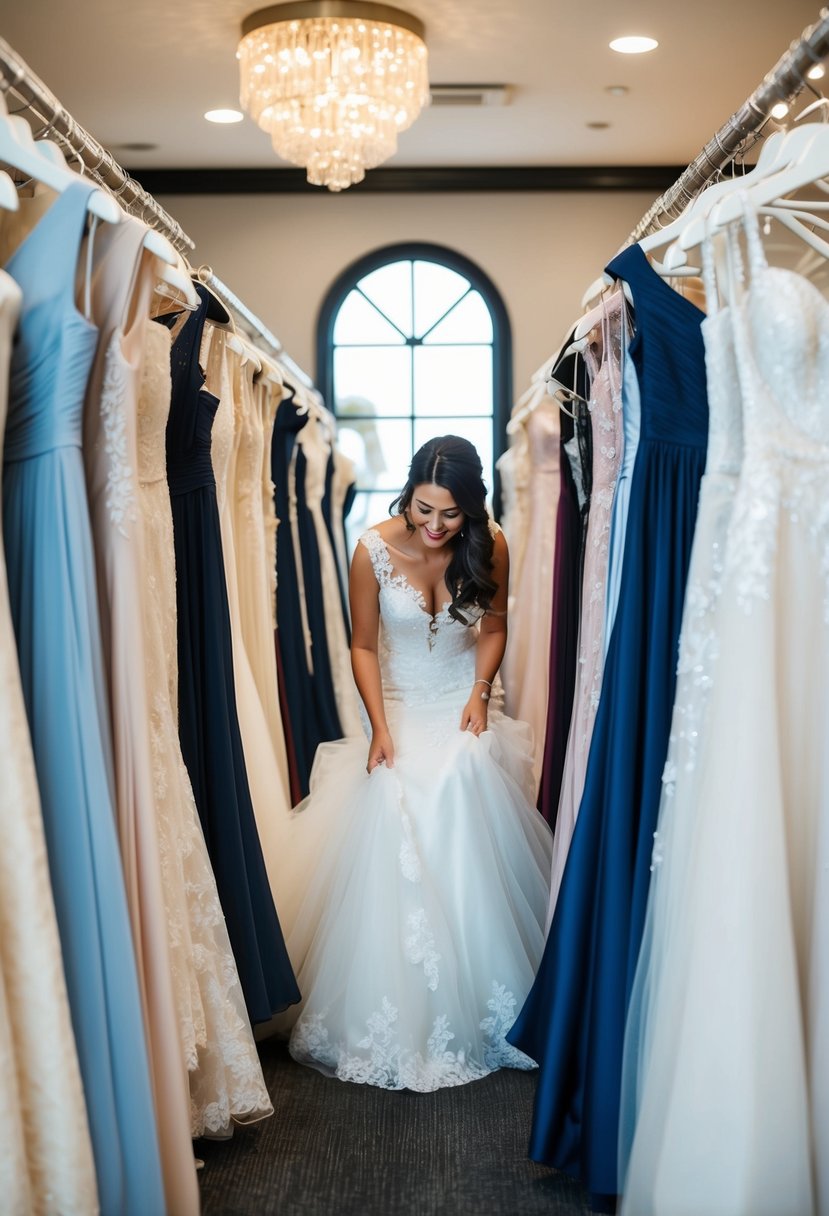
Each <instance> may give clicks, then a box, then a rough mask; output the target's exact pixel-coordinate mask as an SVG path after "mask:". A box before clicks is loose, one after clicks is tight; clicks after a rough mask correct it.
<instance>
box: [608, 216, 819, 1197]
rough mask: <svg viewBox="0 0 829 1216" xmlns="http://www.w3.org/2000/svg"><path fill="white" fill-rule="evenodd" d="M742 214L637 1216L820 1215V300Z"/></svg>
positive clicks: (640, 1148)
mask: <svg viewBox="0 0 829 1216" xmlns="http://www.w3.org/2000/svg"><path fill="white" fill-rule="evenodd" d="M745 226H746V236H747V240H748V249H749V266H750V277H749V283H748V286H747V290H746V292H745V294H744V295H743V297H742V299H737V300H736V301H735V302H734V303H732V305H731V307H730V308H729V310H728V312H729V315H730V319H731V324H732V329H733V343H734V364H735V366H736V372H737V381H738V384H739V395H740V398H741V400H742V409H743V458H742V466H741V469H740V475H739V482H738V485H737V489H736V493H735V494H734V497H733V505H732V507H731V512H730V517H729V519H728V521H727V533H726V538H725V545H724V548H723V550H722V552H723V558H722V568H721V570H719V571H718V570H716V569H715V572H714V573H715V575H716V576H717V580H716V581H717V583H718V584H719V586H718V593H719V594H718V605H717V608H716V614H715V618H714V621H713V623H712V624H711V625H709V628H708V629H707V630H706V631H705V632H706V634H710V633H711V632H712V631H713V633H714V634H715V642H714V648H713V653H714V655H715V656H716V662H715V663H713V665H712V664H710V662H709V664H708V668H707V670H708V674H709V675H710V679H711V687H710V692H709V694H708V699H707V704H706V707H705V712H704V716H703V718H702V722H701V726H700V738H699V741H698V745H697V747H696V751H695V754H694V755H693V757H692V760H693V763H692V765H691V766H690V768H689V767H688V766H685V768H684V769H683V770H679V769H677V772H676V774H675V781H676V792H675V795H674V799H673V801H674V803H675V805H676V810H678V811H679V813H680V814H682V811H683V808H686V809H687V808H688V807H689V806H690V807H691V810H692V816H691V817H690V818H689V817H688V815H687V814H685V815H684V821H680V822H679V823H678V824H676V831H677V832H678V833H681V834H682V835H685V834H686V833H687V836H686V839H687V855H686V857H684V858H679V859H678V860H679V862H680V865H681V868H680V869H679V873H678V874H677V866H676V864H674V865H673V867H672V870H671V875H670V878H671V889H669V890H667V891H666V892H665V895H666V899H667V911H668V913H669V914H670V917H669V921H668V925H667V928H668V929H669V930H670V941H669V942H668V943H666V945H668V946H669V953H667V954H666V955H665V957H664V959H663V960H662V966H661V970H662V979H661V982H660V984H659V987H658V989H657V990H656V993H655V1001H654V1005H653V1009H652V1014H651V1017H652V1019H653V1034H654V1039H653V1046H652V1048H651V1051H650V1053H649V1054H650V1064H649V1067H648V1068H647V1071H646V1072H645V1073H644V1076H643V1081H644V1093H643V1099H642V1109H641V1113H640V1122H641V1124H642V1127H641V1131H640V1130H639V1128H638V1127H637V1130H636V1136H635V1140H634V1145H633V1155H632V1157H631V1162H630V1169H629V1171H628V1175H627V1184H628V1187H629V1189H630V1196H629V1198H628V1199H626V1208H627V1210H628V1211H630V1212H634V1211H635V1212H636V1216H639V1213H640V1212H644V1213H647V1212H651V1211H658V1212H659V1213H660V1216H661V1214H662V1213H665V1214H666V1216H674V1214H679V1213H681V1214H683V1216H684V1214H685V1213H688V1212H690V1211H697V1212H699V1211H704V1212H716V1213H718V1214H720V1216H772V1214H774V1216H796V1214H797V1216H801V1214H802V1213H813V1212H814V1213H816V1214H817V1216H825V1214H826V1213H827V1212H829V1081H827V1078H829V753H827V748H826V739H827V732H828V730H829V411H827V402H826V391H825V386H826V379H827V375H829V305H827V302H826V300H825V299H824V298H823V296H822V295H821V293H820V292H819V291H818V290H817V288H816V287H815V286H814V285H813V284H811V283H810V282H809V281H808V280H806V279H804V278H802V277H801V276H800V275H799V274H796V273H795V272H793V271H790V270H785V269H781V268H777V267H770V266H768V265H767V264H766V259H765V254H764V251H763V247H762V243H761V241H760V236H759V229H758V226H757V220H756V217H755V215H754V213H753V212H750V211H747V212H746V216H745ZM723 324H725V322H723ZM722 370H723V371H725V372H726V373H727V368H726V367H723V368H722ZM709 658H710V651H709ZM685 782H690V787H691V789H690V794H689V793H687V792H686V791H685V789H684V785H685ZM688 797H690V800H691V801H690V802H687V801H686V799H687V798H688ZM676 810H674V811H672V812H671V814H672V820H675V819H676ZM667 835H668V825H663V831H662V832H661V833H660V841H659V844H660V853H661V852H662V850H663V840H662V838H663V836H667ZM665 843H666V844H667V843H669V840H666V841H665ZM670 858H671V860H672V862H674V863H675V862H676V860H677V858H676V854H675V849H674V847H673V846H672V847H671V853H670ZM666 860H667V856H666ZM674 876H678V879H679V881H678V884H675V883H674ZM659 883H660V891H661V886H662V883H663V877H662V876H661V875H660V878H659ZM655 928H656V929H657V930H658V931H659V932H660V933H662V932H663V929H662V926H661V923H660V924H657V925H656V926H655ZM657 962H659V959H658V958H657ZM678 986H679V987H680V989H681V999H680V1001H679V1003H678V1002H677V999H676V996H675V994H676V992H677V987H678ZM665 1013H667V1014H669V1015H671V1016H672V1018H673V1020H672V1023H671V1024H670V1025H667V1026H665V1027H664V1031H663V1027H662V1020H663V1016H664V1014H665ZM657 1036H658V1037H657ZM654 1100H656V1101H657V1102H658V1104H659V1121H658V1123H657V1124H656V1126H655V1131H654V1141H653V1143H652V1144H651V1145H648V1144H647V1142H646V1139H645V1137H647V1135H648V1133H649V1130H651V1129H654V1118H653V1110H652V1106H653V1102H654ZM640 1200H641V1206H640Z"/></svg>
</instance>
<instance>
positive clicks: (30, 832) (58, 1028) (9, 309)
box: [0, 271, 98, 1216]
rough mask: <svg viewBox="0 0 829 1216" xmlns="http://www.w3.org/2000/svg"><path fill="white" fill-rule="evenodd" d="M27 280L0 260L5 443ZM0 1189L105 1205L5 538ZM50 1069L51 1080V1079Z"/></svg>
mask: <svg viewBox="0 0 829 1216" xmlns="http://www.w3.org/2000/svg"><path fill="white" fill-rule="evenodd" d="M21 299H22V297H21V292H20V288H19V287H18V286H17V284H16V283H15V282H14V280H13V279H12V278H11V277H10V276H9V275H8V274H6V273H5V271H0V452H2V443H3V434H4V429H5V422H6V409H7V404H8V402H7V386H8V370H9V363H10V360H11V353H12V335H13V332H14V328H15V324H16V322H17V318H18V315H19V312H20V305H21ZM0 690H2V692H0V738H2V739H3V740H4V747H3V749H2V752H1V753H0V786H2V790H3V797H2V798H0V832H2V837H3V848H2V850H0V1101H2V1103H3V1110H4V1112H5V1119H4V1125H3V1126H4V1140H3V1149H2V1152H0V1194H2V1196H3V1206H4V1210H5V1211H6V1212H7V1213H8V1216H28V1214H29V1213H30V1212H33V1211H34V1212H42V1213H45V1214H48V1216H60V1214H61V1213H63V1212H73V1213H77V1216H92V1214H93V1213H95V1212H97V1210H98V1195H97V1189H96V1185H95V1163H94V1161H93V1158H92V1144H91V1141H90V1138H89V1125H88V1121H87V1115H86V1103H85V1101H84V1095H83V1089H82V1087H81V1075H80V1070H79V1068H78V1053H77V1050H76V1048H75V1039H74V1035H73V1033H72V1020H71V1015H70V1010H69V1000H68V997H67V993H66V980H65V979H64V974H63V959H62V958H61V951H60V938H59V936H58V924H57V920H56V918H55V904H54V899H53V896H52V886H51V883H50V880H49V868H48V861H47V858H46V841H45V839H44V832H43V815H42V811H41V807H40V794H39V792H38V788H37V776H36V773H35V765H34V758H33V756H32V744H31V739H30V737H29V725H28V722H27V721H26V707H25V704H24V701H23V690H22V688H21V687H20V669H19V667H18V662H17V647H16V645H15V639H14V627H13V625H12V618H11V612H10V610H9V597H8V584H7V580H6V562H5V557H4V554H3V547H2V545H0ZM44 1078H46V1084H44V1083H43V1082H44Z"/></svg>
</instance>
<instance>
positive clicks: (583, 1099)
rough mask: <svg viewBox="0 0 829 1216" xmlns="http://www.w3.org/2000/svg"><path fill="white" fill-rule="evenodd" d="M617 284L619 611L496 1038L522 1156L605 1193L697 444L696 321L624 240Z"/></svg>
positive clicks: (699, 467)
mask: <svg viewBox="0 0 829 1216" xmlns="http://www.w3.org/2000/svg"><path fill="white" fill-rule="evenodd" d="M608 271H609V272H610V273H611V274H612V275H614V276H616V277H618V278H621V279H624V280H625V281H626V282H627V283H628V284H629V285H630V288H631V291H632V294H633V300H634V307H635V313H636V334H635V336H634V338H633V339H632V341H631V344H630V355H631V358H632V360H633V363H634V366H635V369H636V373H637V378H638V381H639V387H640V391H641V406H642V419H641V428H642V429H641V436H640V441H639V448H638V450H637V453H636V462H635V465H634V469H633V477H632V484H631V494H630V510H629V514H628V521H627V531H626V537H625V560H624V566H623V569H622V585H621V591H620V596H619V607H618V611H617V615H616V621H615V625H614V628H613V632H612V635H611V639H610V645H609V649H608V654H607V663H606V667H605V674H604V681H603V685H602V693H601V700H600V703H599V708H598V712H597V716H596V725H595V729H594V733H593V739H592V743H591V747H590V755H589V759H588V766H587V777H586V782H585V788H584V794H583V796H582V802H581V807H580V810H579V817H578V820H577V822H576V829H575V833H574V835H573V843H572V845H571V848H570V854H569V856H568V859H567V865H566V868H565V871H564V878H563V881H562V886H561V892H560V895H559V899H558V903H557V905H556V911H555V916H554V918H553V923H552V925H551V927H550V933H549V936H548V939H547V944H546V946H545V949H544V956H543V958H542V961H541V967H540V969H539V972H538V975H537V977H536V980H535V983H534V985H533V988H532V990H531V992H530V995H529V996H528V997H527V1000H526V1002H525V1004H524V1008H523V1009H522V1011H521V1013H520V1015H519V1017H518V1019H517V1020H516V1022H515V1025H514V1026H513V1028H512V1030H511V1031H510V1033H509V1035H508V1038H509V1041H510V1042H511V1043H513V1044H514V1045H515V1046H516V1047H518V1048H520V1049H521V1051H524V1052H526V1054H527V1055H529V1056H531V1057H532V1058H533V1059H534V1060H537V1061H538V1063H539V1065H540V1074H539V1080H538V1088H537V1091H536V1098H535V1110H534V1116H533V1127H532V1134H531V1140H530V1156H531V1157H532V1158H533V1159H534V1160H536V1161H541V1162H544V1163H545V1164H547V1165H551V1166H555V1167H556V1168H557V1169H560V1170H564V1171H565V1172H566V1173H568V1174H572V1175H573V1176H575V1177H577V1178H580V1179H581V1180H582V1181H583V1182H584V1184H585V1185H586V1186H587V1187H588V1188H589V1189H590V1191H591V1192H593V1194H594V1196H595V1197H596V1199H595V1202H596V1203H597V1205H598V1206H605V1207H608V1208H609V1209H610V1210H612V1201H610V1202H609V1203H608V1202H605V1203H603V1202H602V1198H601V1197H603V1196H608V1197H609V1196H614V1195H615V1194H616V1192H617V1189H618V1187H617V1140H618V1122H619V1096H620V1085H621V1069H622V1045H623V1037H624V1029H625V1016H626V1011H627V1003H628V999H629V994H630V988H631V983H632V980H633V975H634V971H635V968H636V960H637V956H638V953H639V945H640V941H641V936H642V926H643V923H644V917H645V906H646V903H647V896H648V886H649V882H650V862H651V851H652V846H653V833H654V830H655V828H656V818H657V811H658V808H659V798H660V790H661V777H662V769H663V766H664V763H665V756H666V753H667V747H668V735H669V731H670V723H671V711H672V706H673V698H674V686H675V680H676V675H675V673H676V663H677V650H678V642H679V630H680V623H681V616H682V605H683V599H684V594H685V582H686V578H687V574H688V564H689V561H690V554H691V543H692V540H693V535H694V527H695V522H696V514H697V501H698V497H699V485H700V479H701V477H702V474H703V471H704V468H705V455H706V444H707V433H708V402H707V396H706V377H705V361H704V349H703V341H702V334H701V330H700V324H701V322H702V320H703V316H704V314H703V313H702V312H700V310H699V309H698V308H696V307H695V306H694V305H693V304H691V303H690V302H689V301H688V300H686V299H684V298H683V297H682V296H680V295H678V294H677V293H676V292H675V291H674V290H673V289H672V288H671V287H669V286H668V285H667V283H664V282H663V281H662V279H660V277H659V276H658V274H657V273H656V271H654V270H653V269H652V268H651V267H650V266H649V264H648V262H647V259H646V257H645V255H644V253H643V252H642V250H641V249H640V248H639V246H638V245H634V246H631V247H630V248H628V249H626V250H624V251H623V252H622V253H621V254H619V256H618V257H616V258H615V259H614V260H613V261H612V262H611V263H610V265H609V267H608Z"/></svg>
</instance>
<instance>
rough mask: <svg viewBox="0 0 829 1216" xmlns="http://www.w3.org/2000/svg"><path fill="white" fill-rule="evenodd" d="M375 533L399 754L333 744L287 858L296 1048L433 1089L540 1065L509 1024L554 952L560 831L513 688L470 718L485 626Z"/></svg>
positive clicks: (375, 1080)
mask: <svg viewBox="0 0 829 1216" xmlns="http://www.w3.org/2000/svg"><path fill="white" fill-rule="evenodd" d="M361 543H362V544H363V545H364V546H365V547H366V549H367V550H368V553H369V554H370V557H371V562H372V565H373V568H374V572H375V575H376V578H377V582H378V587H379V592H378V593H379V603H380V616H381V624H380V630H381V633H380V644H379V655H380V669H381V675H382V680H383V698H384V702H385V707H386V714H387V718H388V724H389V729H390V732H391V735H392V738H393V740H394V743H395V760H394V765H393V767H391V768H389V767H387V766H385V765H379V766H378V767H377V768H375V769H374V770H373V772H372V773H371V775H370V776H369V775H367V774H366V760H367V754H368V741H367V739H366V738H365V737H363V738H359V739H342V740H339V741H337V742H335V743H329V744H324V745H322V746H321V747H320V749H319V751H318V752H317V758H316V762H315V765H314V772H313V775H312V780H311V794H310V797H309V798H308V799H307V800H306V801H305V802H304V803H302V804H301V805H300V807H299V808H298V809H297V812H296V814H295V816H294V820H293V825H294V829H295V831H294V836H293V839H292V840H291V844H290V856H289V857H288V858H287V859H286V869H289V870H290V875H289V880H290V883H291V885H292V887H293V895H292V896H291V897H289V898H287V899H286V905H285V906H286V913H285V917H286V926H287V939H288V948H289V951H290V953H291V957H292V959H293V961H294V964H295V966H296V968H297V976H298V980H299V984H300V988H301V991H302V993H303V1004H302V1006H301V1012H300V1015H299V1019H298V1021H297V1022H296V1025H295V1026H294V1029H293V1033H292V1035H291V1040H290V1050H291V1054H292V1055H293V1056H294V1058H295V1059H296V1060H299V1061H300V1062H301V1063H304V1064H310V1065H312V1066H313V1067H315V1068H318V1069H320V1070H321V1071H323V1072H326V1073H328V1074H330V1075H332V1076H336V1077H338V1078H340V1079H341V1080H345V1081H355V1082H360V1083H365V1084H370V1085H377V1086H381V1087H383V1088H385V1089H412V1090H419V1091H428V1090H434V1089H438V1088H440V1087H442V1086H449V1085H461V1084H464V1083H465V1082H467V1081H473V1080H475V1079H477V1078H479V1077H483V1076H485V1075H486V1074H487V1073H488V1072H491V1071H493V1070H494V1069H497V1068H503V1067H510V1068H523V1069H526V1068H531V1067H532V1064H531V1062H530V1061H529V1060H528V1059H527V1058H526V1056H523V1055H522V1054H521V1053H520V1052H518V1051H515V1050H514V1049H513V1048H511V1047H509V1046H508V1045H507V1044H506V1043H505V1041H504V1034H505V1032H506V1031H507V1029H508V1028H509V1026H510V1025H511V1024H512V1020H513V1018H514V1017H515V1013H516V1011H517V1009H518V1008H519V1006H520V1003H521V1001H522V1000H523V998H524V996H525V995H526V993H527V991H528V990H529V986H530V984H531V983H532V977H533V974H534V971H535V968H536V966H537V963H538V959H539V957H540V954H541V950H542V947H543V929H544V917H545V914H546V908H547V898H548V889H549V868H550V848H551V835H550V830H549V828H548V827H547V825H546V823H545V822H544V820H543V819H542V818H541V816H540V815H539V814H538V812H537V811H536V810H535V809H534V807H533V805H532V803H531V801H530V799H532V798H533V797H534V780H533V775H532V758H531V752H530V748H529V732H528V730H527V727H526V725H525V724H524V723H520V722H515V721H513V720H512V719H510V718H507V717H505V716H504V714H503V710H502V704H503V694H502V693H501V690H500V688H499V687H497V685H496V688H495V689H494V690H493V696H492V699H491V701H490V702H489V705H490V710H489V727H488V729H487V730H486V731H485V732H484V733H483V734H482V735H481V736H480V737H475V736H474V735H473V734H471V733H470V732H468V731H461V730H460V729H459V726H460V718H461V711H462V709H463V706H464V704H465V703H466V700H467V698H468V696H469V689H470V688H471V686H472V682H473V680H474V678H475V653H476V644H477V638H478V630H477V626H475V625H473V626H472V627H467V626H465V625H462V624H461V623H460V622H458V621H456V620H454V619H453V618H452V617H451V616H450V614H449V612H448V605H444V606H443V608H442V609H441V611H440V612H438V613H437V615H436V616H435V617H434V618H432V617H430V616H429V614H428V613H427V612H426V609H425V606H424V603H423V597H422V595H421V594H420V593H419V592H418V591H417V590H416V589H415V588H414V587H413V586H412V585H411V584H410V583H409V582H408V581H407V579H406V577H405V576H404V575H402V574H397V573H395V571H394V568H393V566H392V562H391V557H390V554H389V550H388V548H387V546H386V543H385V541H384V540H383V538H382V536H381V535H380V533H379V531H377V530H375V529H370V530H369V531H368V532H365V533H364V534H363V536H362V537H361ZM292 1012H293V1011H292Z"/></svg>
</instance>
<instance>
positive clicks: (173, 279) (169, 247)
mask: <svg viewBox="0 0 829 1216" xmlns="http://www.w3.org/2000/svg"><path fill="white" fill-rule="evenodd" d="M144 248H145V249H146V250H148V252H149V253H151V254H153V256H154V257H156V258H158V260H159V262H160V263H161V266H160V267H159V270H158V277H159V279H161V281H162V282H163V283H167V284H169V286H170V287H174V288H175V289H176V290H177V291H178V292H179V293H180V295H182V296H183V297H184V300H185V301H186V304H187V307H188V308H190V309H196V308H198V306H199V297H198V295H197V294H196V289H195V287H194V286H193V280H192V279H191V278H190V275H189V273H188V271H187V267H186V265H185V262H184V259H183V257H182V256H181V254H180V253H179V252H178V250H177V249H176V247H175V246H174V245H173V243H172V242H171V241H168V240H167V237H166V236H164V234H163V233H161V232H159V231H158V229H156V228H150V227H148V228H147V231H146V232H145V233H144Z"/></svg>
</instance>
